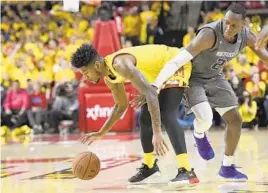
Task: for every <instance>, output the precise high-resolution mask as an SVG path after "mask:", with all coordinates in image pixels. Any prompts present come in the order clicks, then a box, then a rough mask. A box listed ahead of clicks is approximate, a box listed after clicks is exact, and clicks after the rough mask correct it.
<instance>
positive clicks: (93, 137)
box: [78, 132, 104, 145]
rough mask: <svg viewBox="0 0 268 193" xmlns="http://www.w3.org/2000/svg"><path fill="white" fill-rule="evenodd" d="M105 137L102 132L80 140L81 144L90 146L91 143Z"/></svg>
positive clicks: (87, 135) (90, 134)
mask: <svg viewBox="0 0 268 193" xmlns="http://www.w3.org/2000/svg"><path fill="white" fill-rule="evenodd" d="M103 136H104V134H102V133H101V132H94V133H89V134H85V135H83V136H81V137H80V138H79V139H78V140H79V141H81V143H83V144H86V145H90V144H91V143H93V141H95V140H98V139H102V138H103Z"/></svg>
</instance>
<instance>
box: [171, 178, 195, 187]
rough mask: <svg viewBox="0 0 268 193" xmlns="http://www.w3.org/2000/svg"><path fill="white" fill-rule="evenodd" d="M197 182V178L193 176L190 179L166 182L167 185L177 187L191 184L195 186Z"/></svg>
mask: <svg viewBox="0 0 268 193" xmlns="http://www.w3.org/2000/svg"><path fill="white" fill-rule="evenodd" d="M198 184H199V179H198V178H194V179H191V180H182V181H176V182H171V181H170V182H168V186H169V187H170V188H178V187H184V186H188V187H192V186H196V185H198Z"/></svg>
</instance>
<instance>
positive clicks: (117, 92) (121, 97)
mask: <svg viewBox="0 0 268 193" xmlns="http://www.w3.org/2000/svg"><path fill="white" fill-rule="evenodd" d="M105 83H106V85H107V86H108V87H109V88H110V89H111V92H112V95H113V99H114V102H115V105H114V108H113V111H112V114H111V116H110V117H109V118H108V119H107V121H106V122H105V123H104V125H103V126H102V128H101V129H100V130H99V131H98V132H95V133H90V134H86V135H83V136H82V137H81V138H80V139H79V140H80V141H81V142H82V143H84V144H87V145H90V144H91V143H92V142H93V141H94V140H96V139H101V138H102V137H103V136H104V135H105V133H107V132H108V131H109V130H110V129H111V128H112V127H113V126H114V125H115V123H116V122H117V121H118V120H119V119H120V118H121V116H122V115H123V114H124V112H125V111H126V109H127V107H128V101H127V96H126V91H125V87H124V84H123V83H117V84H113V83H110V82H109V81H107V80H105Z"/></svg>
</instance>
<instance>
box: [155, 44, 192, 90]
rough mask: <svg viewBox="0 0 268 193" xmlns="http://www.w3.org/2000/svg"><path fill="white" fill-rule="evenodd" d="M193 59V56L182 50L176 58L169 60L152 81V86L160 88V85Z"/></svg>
mask: <svg viewBox="0 0 268 193" xmlns="http://www.w3.org/2000/svg"><path fill="white" fill-rule="evenodd" d="M191 59H193V56H192V55H191V54H190V53H189V52H188V51H187V50H186V49H183V50H182V51H181V52H180V53H179V54H178V55H177V56H175V57H174V58H173V59H172V60H170V61H169V62H168V63H166V65H165V66H164V68H163V69H162V70H161V72H160V73H159V75H158V77H157V78H156V80H155V81H154V83H153V85H154V86H156V87H157V88H161V87H162V85H163V84H164V83H165V82H166V81H167V80H168V79H169V78H170V77H171V76H172V75H173V74H175V73H176V72H177V71H178V70H179V69H180V68H181V67H182V66H183V65H185V64H186V63H187V62H189V61H190V60H191Z"/></svg>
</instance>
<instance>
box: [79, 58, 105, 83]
mask: <svg viewBox="0 0 268 193" xmlns="http://www.w3.org/2000/svg"><path fill="white" fill-rule="evenodd" d="M99 65H100V63H99V62H98V61H97V62H95V64H94V65H90V66H87V67H82V68H80V71H81V72H82V74H83V75H84V76H85V77H86V78H87V80H89V81H91V82H93V83H94V84H97V83H98V82H99V81H100V78H101V71H100V68H99Z"/></svg>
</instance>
